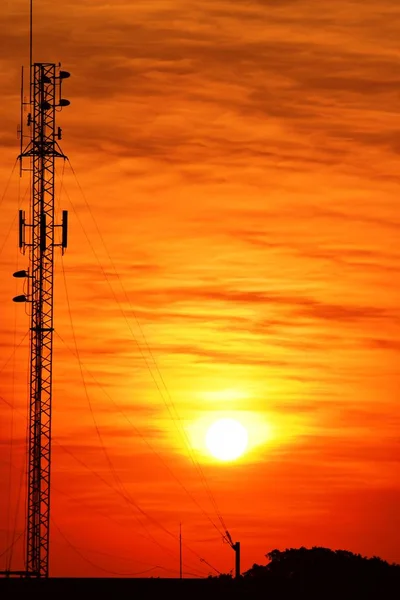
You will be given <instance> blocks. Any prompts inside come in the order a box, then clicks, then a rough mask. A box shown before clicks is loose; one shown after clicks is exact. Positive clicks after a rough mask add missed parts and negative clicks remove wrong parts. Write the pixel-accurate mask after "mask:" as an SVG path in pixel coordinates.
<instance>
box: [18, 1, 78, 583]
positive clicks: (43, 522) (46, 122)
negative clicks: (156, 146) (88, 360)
mask: <svg viewBox="0 0 400 600" xmlns="http://www.w3.org/2000/svg"><path fill="white" fill-rule="evenodd" d="M32 23H33V0H30V32H29V60H30V80H29V101H27V102H24V96H23V87H24V80H23V74H22V81H21V126H20V136H21V152H20V155H19V157H18V158H19V160H20V165H21V174H22V171H29V172H30V174H31V182H32V188H31V207H30V215H31V221H30V223H27V222H26V220H25V213H24V212H22V211H21V212H20V214H19V247H20V249H21V251H22V252H24V251H25V249H26V248H28V249H29V268H28V269H27V270H23V271H17V272H16V273H14V277H17V278H27V281H28V286H27V287H28V291H27V293H26V294H24V295H19V296H16V297H15V298H14V301H15V302H26V303H27V304H28V306H29V315H30V359H29V363H30V377H29V441H28V444H29V446H28V490H27V493H28V499H27V516H26V518H27V536H26V571H25V572H24V575H25V576H27V577H48V574H49V539H50V474H51V412H52V372H53V331H54V323H53V274H54V248H55V247H58V246H59V247H61V249H62V252H63V253H64V251H65V249H66V247H67V237H68V236H67V225H68V215H67V211H63V215H62V223H61V224H56V222H55V210H54V188H55V159H56V158H57V159H58V158H61V159H63V160H65V159H66V158H67V157H66V156H65V155H64V153H63V152H62V150H61V148H60V146H59V143H58V142H59V140H60V139H61V128H59V127H56V112H59V111H60V110H62V108H63V107H65V106H68V105H69V101H68V100H66V99H65V98H62V94H61V88H62V82H63V81H64V79H67V78H68V77H69V76H70V74H69V73H68V72H67V71H61V70H60V65H56V64H54V63H42V62H40V63H36V62H35V63H34V62H33V35H32ZM25 106H28V110H29V114H28V116H27V122H26V125H25V127H24V124H23V122H22V117H23V112H24V111H23V108H24V107H25ZM25 129H27V134H26V135H24V131H25ZM25 138H28V144H27V146H26V147H25V149H23V148H24V139H25ZM26 159H28V162H29V167H27V168H23V164H24V163H25V162H26ZM57 228H61V236H60V237H61V240H60V241H58V240H57V239H56V237H57V236H56V232H57ZM26 234H27V235H26ZM19 573H21V572H19Z"/></svg>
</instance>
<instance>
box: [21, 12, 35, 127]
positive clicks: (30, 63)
mask: <svg viewBox="0 0 400 600" xmlns="http://www.w3.org/2000/svg"><path fill="white" fill-rule="evenodd" d="M32 64H33V0H29V102H32ZM21 126H22V123H21Z"/></svg>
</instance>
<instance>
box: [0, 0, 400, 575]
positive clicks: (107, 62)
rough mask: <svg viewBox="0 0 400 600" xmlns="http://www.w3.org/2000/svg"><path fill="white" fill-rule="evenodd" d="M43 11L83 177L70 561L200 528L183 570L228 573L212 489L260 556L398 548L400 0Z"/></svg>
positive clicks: (117, 554)
mask: <svg viewBox="0 0 400 600" xmlns="http://www.w3.org/2000/svg"><path fill="white" fill-rule="evenodd" d="M6 4H7V7H6V10H5V11H4V10H2V13H1V22H0V36H1V40H2V53H1V58H0V69H1V74H0V75H1V95H2V99H1V100H2V101H1V103H0V181H1V186H0V193H1V194H2V193H3V190H4V189H5V187H6V183H7V180H8V178H9V176H10V173H11V170H12V166H13V164H14V161H15V157H16V155H17V154H18V151H19V149H18V142H17V141H16V139H15V131H16V125H17V122H18V119H19V76H20V66H21V64H25V65H26V64H27V61H28V58H27V54H28V52H27V50H28V48H27V25H28V19H27V5H28V2H27V0H12V2H11V1H10V2H8V3H6ZM36 5H37V7H36V14H35V36H36V41H35V54H34V56H35V58H36V60H38V61H40V60H43V61H54V62H58V61H61V62H62V64H63V67H64V68H65V69H67V70H69V71H71V74H72V77H71V79H70V80H68V82H66V83H65V88H64V95H65V96H66V97H67V98H69V99H70V100H71V106H70V107H69V108H68V109H66V110H64V111H63V113H62V114H61V115H59V121H58V124H59V125H61V126H62V127H63V134H64V140H63V142H62V147H63V149H64V151H65V153H66V154H67V155H68V156H69V158H70V161H71V165H72V167H73V169H74V171H75V173H76V174H77V180H78V182H77V180H76V179H75V177H74V175H73V172H72V170H71V167H70V165H69V164H67V165H66V166H65V170H64V174H62V171H63V169H62V165H61V164H59V165H58V176H59V177H58V183H57V190H58V192H59V194H58V198H57V210H60V209H61V208H64V209H65V208H66V209H68V210H69V211H70V240H69V242H70V246H69V249H68V252H67V254H66V255H65V256H64V258H63V259H62V260H61V258H60V256H58V257H57V261H56V273H57V274H56V279H55V286H56V305H55V328H56V333H55V338H54V339H55V350H54V358H55V363H54V400H53V406H54V417H53V434H54V445H53V471H52V474H53V485H54V490H53V495H52V519H53V524H52V533H51V539H52V551H51V574H52V575H96V576H101V575H106V574H108V573H107V570H109V571H114V572H116V573H135V572H140V571H144V570H146V569H150V568H152V567H154V566H155V565H159V566H161V567H163V569H154V570H152V571H149V573H148V574H152V575H162V576H165V575H167V576H171V575H172V576H173V575H176V574H177V573H176V571H177V569H178V541H177V537H176V536H177V533H178V530H179V522H180V521H182V523H183V532H184V541H185V543H186V544H187V547H186V546H185V548H184V560H185V571H186V572H190V573H202V574H208V573H209V572H212V571H211V569H210V568H209V567H208V566H207V565H206V564H205V563H203V562H201V561H200V558H199V557H203V558H205V559H206V560H207V561H208V562H210V563H211V564H212V565H213V566H215V567H216V568H217V569H219V570H220V571H224V572H226V571H229V570H230V569H232V568H233V564H234V556H233V552H232V551H231V550H230V549H229V547H228V546H227V545H224V544H223V543H222V541H221V537H220V535H219V533H218V531H217V529H218V528H221V523H220V521H219V518H218V515H217V513H216V507H215V505H214V504H213V503H212V502H211V500H210V493H209V491H211V495H212V498H213V499H214V501H215V504H216V506H217V508H218V511H219V512H220V514H221V515H222V518H223V521H224V522H225V523H226V526H227V527H228V529H229V531H230V532H231V534H232V537H233V539H234V540H236V539H237V540H240V541H241V543H242V567H243V569H247V568H249V567H250V566H251V565H252V564H253V563H254V562H259V563H263V562H265V558H264V554H265V553H266V552H268V551H269V550H271V549H273V548H280V549H284V548H285V547H287V546H300V545H305V546H311V545H323V546H328V547H332V548H343V549H348V550H351V551H355V552H360V553H362V554H366V555H373V554H377V555H380V556H381V557H382V558H385V559H387V560H389V561H397V562H400V546H399V538H398V530H399V526H400V522H399V515H400V513H399V506H400V469H399V459H400V447H399V425H400V409H399V393H400V371H399V352H400V326H399V300H400V285H399V284H400V280H399V273H400V253H399V228H400V220H399V210H398V199H399V191H400V190H399V181H398V173H399V160H398V153H399V131H398V123H399V114H398V113H399V93H398V92H399V89H400V81H399V66H398V65H399V59H400V50H399V42H398V40H399V34H400V25H399V24H400V7H399V6H398V3H397V2H395V1H394V0H379V2H378V0H355V1H352V2H350V1H348V0H335V2H334V3H329V4H326V3H321V2H319V1H317V0H297V1H295V0H279V1H276V2H272V0H271V1H269V2H268V1H267V0H264V1H263V0H249V1H248V2H246V3H242V2H236V1H234V0H231V1H227V0H225V1H224V0H191V1H190V2H188V1H187V0H185V1H184V0H153V1H152V2H148V1H144V0H138V1H135V2H133V1H130V2H128V1H127V0H121V1H120V2H118V3H115V2H109V3H103V2H101V1H98V0H79V1H78V0H65V1H64V2H63V3H54V2H51V1H50V0H37V1H36ZM3 8H4V7H3ZM61 178H63V184H62V186H61V184H60V180H61ZM28 186H29V181H28V178H27V177H25V178H23V179H22V180H21V181H20V180H19V178H18V173H17V170H16V171H14V173H13V175H12V177H11V183H10V185H9V188H8V191H7V193H6V194H5V196H4V199H3V201H2V204H1V208H0V211H1V213H0V215H1V216H0V252H1V254H0V270H1V272H0V277H1V282H2V283H1V286H0V306H1V313H0V314H1V333H0V335H1V337H0V369H2V370H1V379H0V396H1V398H2V400H3V401H2V402H0V436H1V437H0V448H1V456H0V481H1V498H0V553H1V552H2V549H3V548H5V547H6V545H7V543H9V542H10V539H12V530H14V529H15V531H16V535H19V533H20V532H22V531H23V529H24V489H23V487H22V488H21V486H20V480H21V473H22V471H21V466H22V465H23V448H24V446H23V444H24V436H25V427H26V420H25V419H24V414H25V406H26V369H27V358H28V346H27V338H25V339H24V335H25V333H26V331H27V329H28V326H29V321H28V318H27V317H26V316H25V313H24V308H23V306H22V305H15V304H13V303H12V302H11V298H12V297H13V296H14V295H16V294H18V293H22V289H21V285H22V284H21V281H17V280H15V279H13V278H12V277H11V274H12V272H13V271H15V270H16V269H17V268H24V267H25V266H27V257H23V256H22V255H20V254H19V253H18V250H17V247H16V244H17V225H16V221H15V220H14V221H13V219H15V216H16V213H17V208H18V195H19V196H20V198H21V202H22V206H23V207H24V208H27V207H28V200H27V196H26V192H27V190H28ZM80 188H81V189H82V190H83V194H82V192H81V189H80ZM24 194H25V196H24ZM88 207H89V208H88ZM110 257H111V261H110ZM62 265H64V269H65V281H66V286H65V281H64V277H63V274H62ZM116 273H117V274H116ZM66 289H67V293H66ZM68 301H69V303H70V307H71V315H72V324H73V329H74V331H75V335H76V339H77V346H78V353H79V356H80V359H81V364H82V370H81V368H80V366H79V362H78V360H77V359H76V357H75V356H74V353H75V354H76V350H75V345H74V336H73V331H72V328H71V319H70V314H69V311H68ZM143 335H144V337H143ZM21 340H23V341H22V343H21ZM20 343H21V344H20ZM18 344H20V345H19V346H18V348H17V351H16V352H15V355H13V348H14V346H15V345H18ZM149 349H150V351H151V352H149ZM14 356H15V358H14ZM82 373H83V375H82ZM160 374H161V377H162V379H161V378H160ZM82 379H84V383H85V384H86V392H85V386H84V385H83V381H82ZM164 383H165V384H166V388H167V390H168V391H167V392H166V391H165V388H164V387H163V384H164ZM160 390H161V392H160ZM171 401H172V403H173V405H172V404H171ZM6 402H8V403H11V405H14V407H15V410H14V411H12V410H11V409H10V407H9V405H7V404H6ZM171 414H172V415H175V419H172V418H171ZM225 415H226V416H236V417H238V418H239V419H240V420H242V421H243V422H244V423H245V424H247V425H248V427H249V434H250V445H251V448H250V450H249V452H248V453H247V454H246V455H245V456H244V457H242V459H240V460H239V461H237V462H235V463H232V464H221V463H218V462H216V461H214V460H212V459H210V457H209V456H208V455H207V454H206V452H205V448H204V444H203V442H202V432H203V428H204V426H205V424H207V423H208V422H211V421H212V420H213V418H214V417H215V416H225ZM96 427H97V430H98V432H99V434H98V433H97V430H96ZM11 429H12V430H13V444H12V446H11V444H10V434H11ZM182 430H184V432H185V434H184V435H186V436H187V439H188V440H189V441H190V445H191V449H192V451H194V452H195V456H196V461H198V463H199V464H200V465H201V472H202V473H203V474H204V477H205V481H206V484H205V483H204V481H203V480H202V477H201V476H200V474H199V471H198V470H197V469H196V468H195V466H194V465H193V463H192V461H191V459H190V457H189V455H188V449H187V448H186V447H185V444H184V443H183V441H182V437H184V436H182V435H181V434H179V432H182ZM104 448H105V450H106V452H104ZM10 459H11V461H12V463H13V467H12V468H11V470H10V467H9V462H10ZM108 459H110V462H109V460H108ZM110 463H111V465H112V469H111V467H110ZM118 482H122V485H123V490H125V491H121V488H119V487H118V486H119V485H120V483H118ZM10 484H11V485H10ZM21 489H22V491H21V493H20V490H21ZM9 490H10V491H9ZM125 493H127V494H129V497H130V498H131V500H132V503H131V504H129V502H126V501H124V499H123V498H122V495H123V494H125ZM18 497H19V498H20V500H19V502H18ZM134 504H135V505H136V506H139V507H140V508H139V510H138V509H137V508H135V506H134ZM10 506H11V508H10ZM140 511H142V512H140ZM143 513H145V514H146V515H147V516H146V517H145V516H144V514H143ZM211 521H212V522H211ZM160 525H161V527H163V528H165V529H167V530H168V532H170V533H167V532H166V531H163V530H162V529H161V527H160ZM171 534H173V535H171ZM22 557H23V546H22V537H21V539H20V541H19V542H18V543H17V544H16V545H15V551H14V554H13V559H12V566H13V568H22V566H23V563H22ZM0 561H2V562H0V569H3V568H4V567H5V564H6V563H5V556H2V557H1V559H0ZM101 569H105V571H102V570H101ZM168 569H169V570H168Z"/></svg>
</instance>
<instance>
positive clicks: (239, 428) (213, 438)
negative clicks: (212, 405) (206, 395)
mask: <svg viewBox="0 0 400 600" xmlns="http://www.w3.org/2000/svg"><path fill="white" fill-rule="evenodd" d="M232 422H233V425H232ZM186 431H187V434H188V436H189V440H190V444H191V447H192V448H193V450H195V451H196V452H198V453H199V458H200V457H201V459H202V460H204V461H206V462H210V461H218V462H227V463H228V462H229V461H234V460H240V461H242V460H250V461H253V460H257V457H258V454H259V452H260V451H261V448H262V446H265V444H268V445H270V444H272V443H273V442H274V440H275V438H276V431H275V427H274V426H273V424H272V423H271V421H270V420H269V419H267V418H266V415H265V414H263V413H260V412H255V411H251V410H208V411H204V412H203V414H202V415H198V414H197V415H195V416H194V417H193V419H192V420H191V421H190V422H189V423H188V424H187V426H186Z"/></svg>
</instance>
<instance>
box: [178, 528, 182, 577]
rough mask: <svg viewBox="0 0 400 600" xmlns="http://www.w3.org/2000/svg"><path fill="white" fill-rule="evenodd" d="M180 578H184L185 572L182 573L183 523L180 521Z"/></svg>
mask: <svg viewBox="0 0 400 600" xmlns="http://www.w3.org/2000/svg"><path fill="white" fill-rule="evenodd" d="M179 579H183V573H182V523H179Z"/></svg>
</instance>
